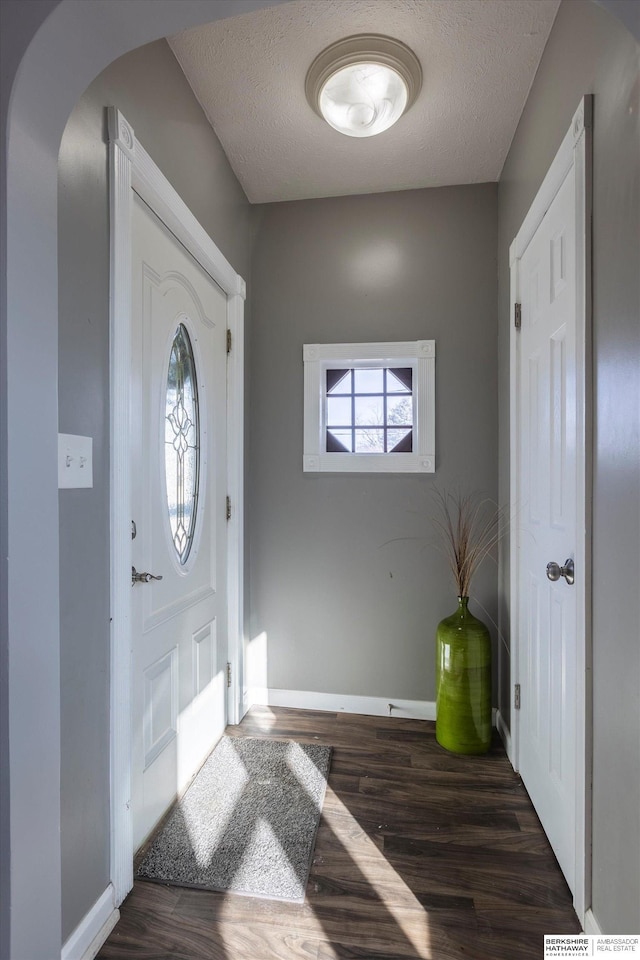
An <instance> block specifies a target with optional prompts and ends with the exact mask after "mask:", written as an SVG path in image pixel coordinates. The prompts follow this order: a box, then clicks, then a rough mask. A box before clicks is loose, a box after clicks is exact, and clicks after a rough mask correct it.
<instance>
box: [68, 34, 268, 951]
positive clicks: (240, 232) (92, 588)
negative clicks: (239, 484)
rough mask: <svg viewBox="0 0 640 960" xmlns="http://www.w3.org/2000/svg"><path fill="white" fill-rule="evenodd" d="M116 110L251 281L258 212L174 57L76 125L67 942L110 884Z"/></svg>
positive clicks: (129, 68)
mask: <svg viewBox="0 0 640 960" xmlns="http://www.w3.org/2000/svg"><path fill="white" fill-rule="evenodd" d="M110 104H113V105H115V106H117V107H119V108H120V109H121V110H122V112H123V113H124V115H125V117H126V118H127V119H128V120H129V122H130V123H131V124H132V125H133V128H134V130H135V132H136V135H137V136H138V138H139V139H140V142H141V143H142V144H143V146H144V147H145V149H146V150H147V151H148V152H149V153H150V154H151V156H152V157H153V159H154V160H155V161H156V163H157V164H158V166H159V167H160V169H161V170H162V171H163V173H164V174H165V175H166V176H167V177H168V179H169V180H170V181H171V183H172V184H173V186H174V187H175V188H176V189H177V191H178V192H179V193H180V194H181V196H182V197H183V199H184V200H185V202H186V203H187V204H188V206H189V207H190V208H191V210H192V211H193V213H194V214H195V215H196V217H197V218H198V219H199V220H200V222H201V223H202V224H203V226H204V227H205V229H206V230H207V231H208V233H209V234H210V236H211V237H212V238H213V239H214V240H215V242H216V243H217V244H218V246H219V247H220V249H221V250H222V252H223V253H224V254H225V256H226V257H227V259H228V260H229V261H230V262H231V263H232V264H233V266H234V267H235V269H236V270H237V271H238V272H239V273H241V274H242V275H243V276H245V277H247V276H248V273H249V261H250V252H251V239H252V237H251V229H250V223H251V220H252V210H251V208H250V207H249V204H248V202H247V200H246V198H245V196H244V193H243V191H242V190H241V188H240V186H239V185H238V183H237V181H236V179H235V176H234V175H233V173H232V172H231V169H230V167H229V164H228V163H227V160H226V158H225V156H224V154H223V152H222V149H221V147H220V145H219V143H218V141H217V139H216V137H215V135H214V134H213V131H212V129H211V127H210V126H209V124H208V123H207V121H206V119H205V117H204V114H203V113H202V111H201V109H200V107H199V106H198V104H197V102H196V100H195V98H194V96H193V94H192V93H191V90H190V88H189V87H188V86H187V83H186V81H185V79H184V76H183V74H182V71H181V70H180V68H179V67H178V64H177V63H176V61H175V59H174V57H173V54H172V53H171V51H170V49H169V47H168V45H167V44H166V43H165V42H164V41H159V42H158V43H154V44H150V45H148V46H146V47H142V48H140V49H138V50H137V51H135V52H133V53H131V54H127V55H126V56H124V57H122V58H121V59H120V60H117V61H116V62H115V63H114V64H112V65H111V66H110V67H109V68H108V69H107V70H106V71H105V72H104V73H102V74H101V75H100V76H99V77H98V78H97V79H96V80H95V81H94V82H93V83H92V85H91V86H90V88H89V89H88V90H87V92H86V93H85V95H84V96H83V97H82V99H81V101H80V102H79V103H78V105H77V107H76V108H75V110H74V112H73V114H72V115H71V117H70V119H69V122H68V125H67V128H66V131H65V134H64V137H63V141H62V146H61V150H60V162H59V310H60V327H59V365H60V366H59V370H60V378H59V418H60V420H59V422H60V430H61V432H63V433H79V434H83V435H87V436H91V437H93V452H94V487H93V489H92V490H65V491H61V493H60V621H61V622H60V630H61V638H60V639H61V688H62V689H61V694H62V716H61V740H62V763H61V808H62V814H61V821H62V822H61V831H62V908H63V914H62V928H63V929H62V934H63V939H64V938H66V937H67V936H68V935H69V934H70V933H71V931H72V930H73V929H74V927H75V926H76V924H77V923H78V922H79V921H80V920H81V919H82V917H83V916H84V914H85V913H86V911H87V910H88V909H89V908H90V907H91V906H92V905H93V903H94V901H95V900H96V898H97V897H98V896H99V895H100V894H101V893H102V892H103V891H104V889H105V887H106V885H107V883H108V880H109V484H108V478H109V435H108V428H109V314H108V302H109V301H108V297H109V232H108V230H109V225H108V195H107V148H106V143H105V107H106V106H107V105H110Z"/></svg>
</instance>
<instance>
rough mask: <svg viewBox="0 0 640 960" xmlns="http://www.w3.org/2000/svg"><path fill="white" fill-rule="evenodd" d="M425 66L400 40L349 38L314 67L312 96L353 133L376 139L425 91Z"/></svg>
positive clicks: (309, 82) (321, 110)
mask: <svg viewBox="0 0 640 960" xmlns="http://www.w3.org/2000/svg"><path fill="white" fill-rule="evenodd" d="M421 86H422V69H421V67H420V63H419V61H418V58H417V57H416V55H415V53H414V52H413V51H412V50H410V49H409V47H407V46H406V45H405V44H404V43H401V42H400V41H399V40H392V39H391V38H390V37H383V36H378V35H376V34H364V35H360V36H357V37H346V38H345V39H344V40H338V42H337V43H332V44H331V46H330V47H327V48H326V50H323V51H322V53H320V54H319V55H318V56H317V57H316V59H315V60H314V61H313V63H312V64H311V66H310V67H309V72H308V73H307V79H306V81H305V91H306V94H307V100H308V101H309V104H310V105H311V107H312V108H313V109H314V110H315V111H316V113H317V114H319V115H320V116H321V117H322V118H323V119H324V120H326V121H327V123H328V124H329V125H330V126H332V127H333V128H334V129H335V130H338V131H339V132H340V133H344V134H346V135H347V136H348V137H373V136H375V135H376V134H377V133H382V131H383V130H388V129H389V127H391V126H392V125H393V124H394V123H395V122H396V121H397V120H399V119H400V117H401V116H402V114H403V113H405V112H406V111H407V110H408V109H409V107H410V106H411V104H412V103H413V102H414V100H415V99H416V97H417V96H418V94H419V93H420V87H421Z"/></svg>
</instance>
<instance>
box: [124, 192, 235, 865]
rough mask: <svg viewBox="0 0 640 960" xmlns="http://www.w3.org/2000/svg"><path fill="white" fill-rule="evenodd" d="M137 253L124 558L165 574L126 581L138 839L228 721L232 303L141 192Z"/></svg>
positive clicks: (137, 211) (137, 207)
mask: <svg viewBox="0 0 640 960" xmlns="http://www.w3.org/2000/svg"><path fill="white" fill-rule="evenodd" d="M132 256H133V263H132V267H133V269H132V278H133V281H132V282H133V324H132V370H131V380H132V405H131V424H132V426H131V442H132V448H131V456H132V476H133V485H132V503H133V513H134V516H133V519H134V520H135V523H136V529H137V535H136V537H135V539H134V541H133V544H132V560H133V564H134V566H135V568H136V569H137V571H139V572H149V573H151V574H153V575H154V576H158V577H161V579H157V580H155V579H154V580H151V581H150V582H148V583H135V584H134V585H133V588H132V589H133V595H132V644H133V656H132V669H133V679H132V686H133V690H132V702H133V708H132V726H133V751H132V756H133V774H132V781H133V782H132V795H133V822H134V846H135V847H137V846H139V845H140V843H142V842H143V841H144V839H145V838H146V837H147V836H148V834H149V833H150V831H151V830H152V829H153V827H154V826H155V824H156V823H157V822H158V820H159V819H160V818H161V817H162V815H163V814H164V812H165V811H166V809H167V808H168V806H169V805H170V804H171V802H172V801H173V799H174V798H175V796H176V794H177V793H178V792H179V791H180V790H182V789H183V788H184V786H185V785H186V784H187V783H188V781H189V779H190V778H191V777H192V776H193V774H194V773H195V772H196V770H197V769H198V767H199V766H200V764H201V763H202V761H203V760H204V758H205V757H206V755H207V753H208V752H209V751H210V750H211V748H212V747H213V746H214V744H215V742H216V741H217V739H218V738H219V737H220V735H221V734H222V731H223V730H224V727H225V722H226V707H225V699H226V698H225V693H226V690H225V682H224V681H225V676H224V674H225V665H226V660H227V634H226V564H225V557H226V526H225V524H226V520H225V497H226V481H225V478H226V460H225V457H226V433H225V431H226V315H227V313H226V311H227V301H226V296H225V295H224V294H223V292H222V291H221V290H220V288H219V287H218V286H217V285H216V284H215V283H214V281H213V280H212V279H211V278H210V277H209V276H208V275H207V274H206V273H205V272H204V271H203V270H202V268H201V267H200V266H199V265H198V264H197V263H196V262H195V261H194V260H193V259H192V257H191V256H190V255H189V254H188V253H187V252H186V250H185V249H184V248H183V247H182V246H181V244H180V243H179V242H178V241H177V240H176V239H175V238H174V237H173V236H172V234H171V233H169V231H168V230H167V229H166V227H165V226H164V225H163V224H162V223H161V221H160V220H159V219H158V218H157V217H156V216H155V214H153V213H152V212H151V211H150V210H149V208H148V207H147V206H146V205H145V204H144V203H143V202H142V201H141V200H140V199H139V198H138V197H135V199H134V209H133V254H132ZM170 361H171V375H170ZM192 398H194V399H193V400H192ZM194 478H195V479H194ZM168 486H169V488H170V490H171V497H169V498H168V494H167V489H168ZM192 493H196V494H197V496H196V497H195V504H194V499H193V497H192V496H191V494H192ZM194 510H195V523H191V524H190V522H189V521H190V518H191V517H192V515H193V511H194ZM189 529H191V530H192V532H193V538H192V540H191V541H190V542H191V546H190V549H189V550H188V553H187V551H186V550H184V551H183V548H184V546H185V544H186V543H188V542H189V539H188V537H187V538H185V537H186V532H188V531H189ZM185 553H187V555H186V556H185Z"/></svg>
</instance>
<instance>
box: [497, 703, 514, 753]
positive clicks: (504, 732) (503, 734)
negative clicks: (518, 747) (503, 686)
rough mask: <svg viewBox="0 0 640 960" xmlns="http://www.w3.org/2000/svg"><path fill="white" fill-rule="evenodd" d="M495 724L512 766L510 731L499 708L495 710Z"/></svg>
mask: <svg viewBox="0 0 640 960" xmlns="http://www.w3.org/2000/svg"><path fill="white" fill-rule="evenodd" d="M495 726H496V730H497V731H498V733H499V734H500V739H501V740H502V742H503V743H504V748H505V750H506V751H507V757H508V758H509V761H510V763H511V766H513V755H512V753H511V733H510V732H509V728H508V727H507V725H506V723H505V722H504V717H503V716H502V714H501V713H500V711H499V710H496V719H495Z"/></svg>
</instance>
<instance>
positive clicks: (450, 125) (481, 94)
mask: <svg viewBox="0 0 640 960" xmlns="http://www.w3.org/2000/svg"><path fill="white" fill-rule="evenodd" d="M559 2H560V0H291V2H290V3H284V4H281V5H279V6H275V7H270V8H267V9H263V10H258V11H256V12H255V13H250V14H246V15H244V16H239V17H234V18H233V19H230V20H221V21H218V22H216V23H212V24H208V25H206V26H203V27H198V28H196V29H194V30H188V31H186V32H184V33H181V34H179V35H178V36H175V37H172V38H171V39H170V40H169V43H170V44H171V48H172V49H173V52H174V54H175V56H176V57H177V59H178V61H179V63H180V65H181V67H182V69H183V71H184V73H185V75H186V77H187V80H188V81H189V83H190V84H191V87H192V88H193V90H194V92H195V95H196V96H197V98H198V100H199V101H200V103H201V104H202V107H203V109H204V111H205V113H206V115H207V117H208V119H209V121H210V123H211V124H212V126H213V128H214V129H215V132H216V134H217V136H218V138H219V140H220V141H221V143H222V146H223V148H224V150H225V152H226V154H227V157H228V158H229V161H230V163H231V166H232V167H233V169H234V171H235V173H236V176H237V177H238V179H239V180H240V183H241V184H242V186H243V188H244V190H245V192H246V194H247V197H248V198H249V200H250V201H251V202H253V203H263V202H270V201H278V200H296V199H303V198H309V197H327V196H343V195H345V194H355V193H377V192H385V191H388V190H405V189H411V188H415V187H436V186H445V185H450V184H461V183H482V182H487V181H495V180H497V179H498V178H499V176H500V172H501V170H502V165H503V163H504V160H505V157H506V154H507V151H508V149H509V145H510V143H511V139H512V137H513V134H514V132H515V129H516V125H517V123H518V120H519V118H520V114H521V112H522V108H523V106H524V103H525V100H526V98H527V94H528V92H529V88H530V86H531V83H532V81H533V77H534V75H535V72H536V69H537V67H538V63H539V61H540V57H541V56H542V51H543V50H544V45H545V43H546V40H547V37H548V35H549V31H550V30H551V26H552V24H553V20H554V17H555V15H556V12H557V9H558V5H559ZM358 33H383V34H387V35H389V36H392V37H395V38H396V39H398V40H402V41H404V43H406V44H408V45H409V46H410V47H411V48H412V49H413V50H414V52H415V53H416V55H417V57H418V59H419V60H420V63H421V65H422V70H423V86H422V92H421V93H420V96H419V97H418V99H417V101H416V102H415V104H414V105H413V106H412V107H411V109H410V110H409V111H408V112H407V113H406V114H405V116H404V117H402V118H401V119H400V120H399V122H398V123H397V124H396V125H395V126H394V127H392V128H391V129H390V130H387V131H386V132H385V133H382V134H380V135H379V136H377V137H372V138H370V139H356V138H353V137H345V136H343V135H342V134H340V133H337V132H336V131H335V130H332V129H331V128H330V127H329V126H328V125H327V124H326V123H324V122H323V121H322V120H321V119H320V118H319V117H318V116H317V115H316V114H315V113H314V112H313V110H311V108H310V107H309V104H308V103H307V100H306V98H305V92H304V80H305V76H306V73H307V70H308V68H309V65H310V64H311V61H312V60H313V59H314V57H315V56H316V55H317V54H318V53H319V52H320V51H321V50H323V49H324V47H326V46H328V45H329V44H330V43H333V42H334V41H335V40H338V39H340V38H341V37H346V36H349V35H351V34H358Z"/></svg>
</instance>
